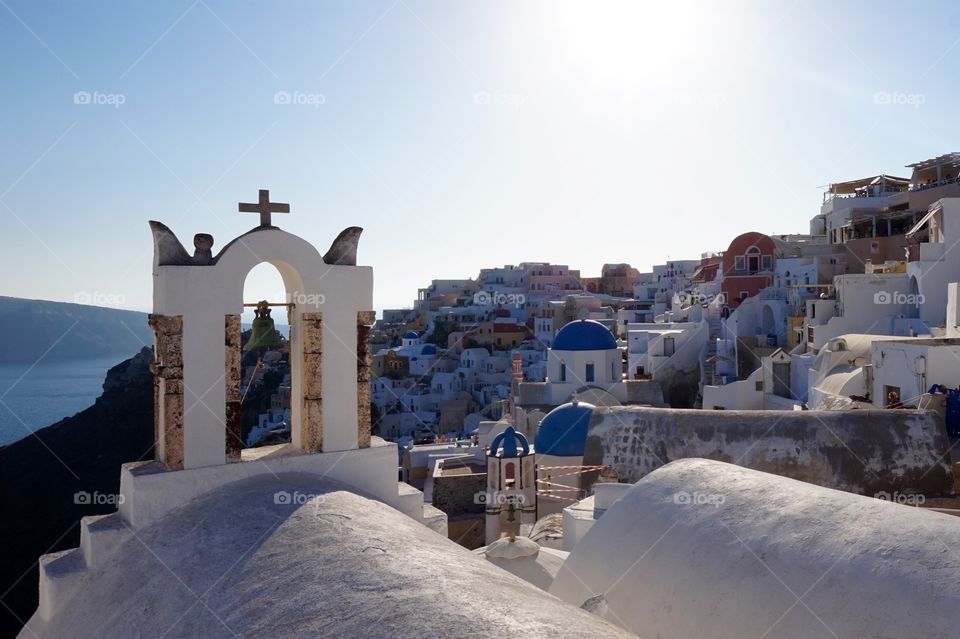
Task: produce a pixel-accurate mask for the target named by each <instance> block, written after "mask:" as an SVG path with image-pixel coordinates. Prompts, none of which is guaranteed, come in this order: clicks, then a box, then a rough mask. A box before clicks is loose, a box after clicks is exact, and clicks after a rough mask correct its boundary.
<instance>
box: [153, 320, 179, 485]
mask: <svg viewBox="0 0 960 639" xmlns="http://www.w3.org/2000/svg"><path fill="white" fill-rule="evenodd" d="M149 324H150V328H152V329H153V334H154V339H155V347H156V349H155V350H156V352H155V353H154V363H153V364H152V365H151V367H150V370H151V372H152V373H153V381H154V401H155V404H154V409H153V414H154V420H155V421H154V435H155V436H156V444H157V445H156V447H155V449H156V451H157V452H156V458H157V460H158V461H160V462H161V463H163V465H164V466H165V467H166V468H167V469H168V470H180V469H182V468H183V316H182V315H150V316H149Z"/></svg>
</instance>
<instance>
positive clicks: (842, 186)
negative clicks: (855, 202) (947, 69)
mask: <svg viewBox="0 0 960 639" xmlns="http://www.w3.org/2000/svg"><path fill="white" fill-rule="evenodd" d="M872 184H886V185H889V186H900V187H904V188H905V187H907V186H909V185H910V180H909V179H907V178H902V177H896V176H894V175H887V174H885V173H881V174H880V175H871V176H870V177H865V178H860V179H859V180H849V181H847V182H837V183H835V184H831V185H830V187H829V189H830V192H831V193H836V194H838V195H846V194H850V193H856V192H857V191H858V190H859V189H862V188H865V187H867V186H870V185H872Z"/></svg>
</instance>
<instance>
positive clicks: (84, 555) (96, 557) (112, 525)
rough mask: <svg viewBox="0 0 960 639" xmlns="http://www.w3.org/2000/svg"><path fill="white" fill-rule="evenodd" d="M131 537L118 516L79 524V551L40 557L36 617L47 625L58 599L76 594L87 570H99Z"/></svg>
mask: <svg viewBox="0 0 960 639" xmlns="http://www.w3.org/2000/svg"><path fill="white" fill-rule="evenodd" d="M131 536H132V533H131V532H130V530H129V529H128V528H127V526H126V525H125V524H124V523H123V520H122V519H120V515H119V514H118V513H110V514H108V515H93V516H87V517H84V518H83V519H81V520H80V547H79V548H71V549H69V550H61V551H60V552H55V553H49V554H46V555H43V556H42V557H40V605H39V607H38V608H37V614H38V615H39V616H40V618H41V619H42V620H44V621H49V620H50V618H51V617H52V616H53V612H54V610H56V609H57V608H58V607H59V606H62V604H63V601H62V599H63V598H64V597H65V596H67V595H68V594H69V593H72V592H76V590H77V587H78V582H79V581H81V580H82V579H83V577H84V574H85V573H86V571H87V569H88V568H93V567H98V566H102V565H103V564H104V563H105V562H106V561H107V560H108V559H109V557H110V556H111V555H113V553H114V551H116V549H117V548H118V547H119V546H120V545H121V544H122V543H123V542H124V541H126V540H127V539H130V538H131Z"/></svg>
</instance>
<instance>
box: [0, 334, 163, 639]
mask: <svg viewBox="0 0 960 639" xmlns="http://www.w3.org/2000/svg"><path fill="white" fill-rule="evenodd" d="M152 360H153V354H152V352H151V351H150V349H148V348H143V349H142V350H141V351H140V352H139V353H138V354H137V355H135V356H134V357H132V358H130V359H128V360H126V361H125V362H122V363H120V364H118V365H117V366H115V367H113V368H112V369H110V371H108V372H107V377H106V380H105V381H104V383H103V394H102V395H101V396H100V397H99V398H98V399H97V400H96V403H95V404H94V405H93V406H91V407H90V408H88V409H86V410H84V411H83V412H80V413H77V414H76V415H74V416H73V417H68V418H67V419H64V420H62V421H60V422H58V423H56V424H54V425H52V426H48V427H47V428H44V429H42V430H39V431H37V432H36V433H35V434H34V435H32V436H30V437H26V438H25V439H22V440H20V441H18V442H16V443H14V444H11V445H9V446H5V447H2V448H0V512H2V513H3V516H2V517H0V548H2V549H3V552H0V604H2V605H0V637H11V636H15V635H16V634H17V632H18V631H19V629H20V627H21V626H22V625H23V623H24V622H25V621H26V620H27V619H28V618H29V617H30V615H31V614H33V611H34V610H35V609H36V606H37V583H38V582H37V579H38V577H37V574H38V573H37V560H38V558H39V557H40V555H42V554H44V553H48V552H54V551H57V550H63V549H67V548H73V547H76V546H77V545H78V544H79V542H80V528H79V525H78V523H79V521H80V518H81V517H83V516H85V515H95V514H101V513H107V512H111V511H113V510H115V509H116V495H117V493H118V492H119V486H120V465H121V464H123V463H125V462H129V461H135V460H139V459H150V458H152V457H153V384H152V381H151V375H150V370H149V365H150V362H151V361H152Z"/></svg>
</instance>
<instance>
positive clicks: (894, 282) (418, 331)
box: [370, 153, 960, 547]
mask: <svg viewBox="0 0 960 639" xmlns="http://www.w3.org/2000/svg"><path fill="white" fill-rule="evenodd" d="M907 169H908V170H909V177H896V176H891V175H870V176H866V177H863V178H860V179H856V180H850V181H846V182H838V183H834V184H830V185H829V186H828V187H827V189H826V190H825V192H824V194H823V200H822V203H821V204H820V207H819V209H820V210H819V212H817V213H816V214H815V215H814V216H813V217H812V218H811V220H810V228H809V231H808V232H807V233H803V234H800V233H790V234H765V233H760V232H746V233H742V234H740V235H738V236H736V237H734V238H733V239H732V240H731V241H730V243H729V244H728V245H727V246H726V248H725V249H724V250H721V251H716V252H705V253H703V254H702V255H701V256H700V258H699V259H688V260H672V261H668V262H666V263H664V264H660V265H656V266H654V267H653V269H652V271H651V272H645V273H641V272H639V271H638V269H636V268H633V267H632V266H630V265H629V264H607V265H604V267H603V269H602V271H601V274H600V277H582V276H581V274H580V272H579V271H578V270H576V269H572V268H570V267H569V266H568V265H565V264H548V263H538V262H524V263H520V264H517V265H507V266H503V267H498V268H486V269H483V270H481V271H480V273H479V275H478V276H477V277H476V278H475V279H462V280H446V279H445V280H434V281H432V282H431V283H430V285H429V286H428V287H426V288H423V289H420V290H419V292H418V296H417V299H416V300H415V302H414V304H413V308H412V309H394V310H386V311H384V313H383V316H382V318H381V319H379V320H377V322H376V324H375V325H374V326H373V330H372V331H371V334H370V344H371V352H372V353H373V354H374V355H373V364H372V369H371V370H372V376H373V380H372V383H371V400H372V404H373V411H374V414H373V429H374V432H377V433H378V434H379V435H380V436H382V437H384V438H386V439H389V440H394V441H397V442H398V443H399V444H400V445H401V448H402V463H403V472H404V478H405V479H406V480H407V481H409V482H410V483H412V484H414V485H415V486H417V487H418V488H422V489H424V490H425V493H426V494H425V496H426V498H427V499H428V500H432V502H433V503H434V505H437V506H440V507H441V509H443V510H445V511H446V512H447V515H448V517H450V519H451V524H450V525H451V530H450V536H451V538H454V539H457V540H458V541H460V542H461V543H464V544H465V545H467V546H469V547H477V546H481V545H483V544H484V543H485V541H489V539H484V535H483V534H482V525H481V523H480V521H479V520H480V519H481V518H482V516H483V515H482V513H483V512H484V507H483V505H482V504H478V503H476V502H475V501H470V499H469V497H470V495H471V494H472V493H471V492H470V491H469V490H465V491H463V495H462V498H461V499H460V500H459V501H457V500H454V502H456V503H447V502H445V501H444V500H445V499H447V497H445V496H443V495H441V496H438V497H437V498H433V496H432V492H433V490H434V486H435V485H437V484H443V485H446V484H449V483H450V482H451V481H453V480H450V479H447V478H445V476H444V472H445V469H448V470H447V472H448V474H449V473H451V472H452V473H454V474H457V475H459V476H461V479H459V480H457V481H461V482H462V481H464V480H463V479H462V476H463V475H464V474H465V471H464V469H463V468H464V467H465V468H472V469H473V470H474V471H476V475H477V476H476V477H475V478H474V480H473V481H474V484H476V485H477V486H480V487H481V492H482V485H483V477H482V475H483V473H484V472H485V460H484V458H483V451H484V450H485V449H486V448H487V447H489V445H490V443H491V440H492V439H493V437H494V436H495V435H496V434H498V433H500V432H501V431H503V430H504V428H505V427H506V426H512V427H514V428H515V429H516V430H517V431H518V432H522V433H524V434H526V436H527V437H528V438H529V439H530V441H531V442H533V441H534V440H536V447H535V448H536V450H537V452H538V454H542V453H546V452H548V451H547V450H546V449H545V448H544V445H545V444H544V441H542V440H543V439H544V438H545V435H544V436H541V435H540V434H538V432H539V431H541V430H542V429H543V428H545V427H546V426H548V425H549V424H550V423H551V418H550V414H551V411H553V410H554V409H556V408H557V407H561V408H562V407H565V406H566V407H569V406H571V405H575V404H571V402H575V403H579V405H580V406H591V407H597V406H602V407H616V406H622V405H645V406H660V407H664V406H668V407H672V408H696V409H704V410H710V411H716V410H749V411H759V410H778V411H792V410H807V409H813V410H831V411H848V410H854V409H869V408H876V409H917V408H922V409H931V410H934V411H936V412H937V414H938V415H940V418H939V419H940V420H941V423H942V424H943V427H944V429H946V430H947V431H948V432H949V434H950V435H951V436H953V437H956V436H957V435H960V430H958V429H960V391H958V384H960V340H958V339H957V338H958V337H960V328H958V326H960V314H958V313H960V309H958V303H957V283H956V281H957V280H960V251H953V250H952V249H953V248H954V247H955V246H956V245H957V243H958V242H960V153H951V154H947V155H943V156H940V157H937V158H932V159H929V160H924V161H922V162H916V163H913V164H909V165H907ZM561 412H562V411H561ZM575 430H576V429H575ZM585 432H586V426H584V428H583V433H582V434H581V435H582V436H581V437H580V441H579V443H578V444H577V445H575V446H573V449H572V450H570V451H567V452H568V453H572V454H565V455H560V456H559V458H558V459H554V460H553V461H548V462H547V463H544V462H543V461H542V460H540V461H538V463H539V465H541V466H549V465H550V464H551V463H555V464H556V465H558V466H564V465H569V466H571V467H580V466H583V460H582V459H583V446H584V441H585V440H586V435H585ZM470 446H474V447H475V448H474V449H473V450H470V449H469V447H470ZM548 457H550V458H551V459H552V457H555V456H550V455H548ZM449 469H453V470H449ZM565 470H566V472H564V470H557V471H554V472H552V473H551V472H542V473H540V475H539V476H538V482H539V484H538V486H537V488H538V491H539V495H538V497H539V511H538V512H539V513H540V514H541V515H542V514H543V513H544V512H545V509H544V501H545V500H546V501H547V502H550V503H552V504H554V505H555V509H554V510H555V511H556V512H559V510H560V507H561V506H562V505H564V504H566V505H569V504H572V503H575V502H576V501H577V500H578V499H580V498H581V497H584V496H585V491H584V490H583V489H582V487H581V482H580V477H579V474H581V473H589V472H591V469H590V468H588V467H586V466H583V469H581V468H575V471H576V472H570V470H569V469H565ZM554 475H560V476H557V477H554ZM474 488H476V486H474ZM562 491H567V492H562ZM474 492H475V491H474ZM547 510H549V509H547ZM460 519H462V520H465V521H463V522H462V524H460V525H457V524H455V523H454V522H455V520H460ZM455 529H456V530H455ZM468 530H472V531H473V532H472V533H469V532H467V531H468ZM471 535H472V537H471Z"/></svg>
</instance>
